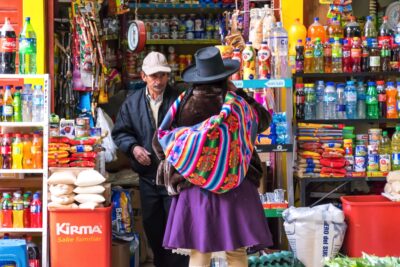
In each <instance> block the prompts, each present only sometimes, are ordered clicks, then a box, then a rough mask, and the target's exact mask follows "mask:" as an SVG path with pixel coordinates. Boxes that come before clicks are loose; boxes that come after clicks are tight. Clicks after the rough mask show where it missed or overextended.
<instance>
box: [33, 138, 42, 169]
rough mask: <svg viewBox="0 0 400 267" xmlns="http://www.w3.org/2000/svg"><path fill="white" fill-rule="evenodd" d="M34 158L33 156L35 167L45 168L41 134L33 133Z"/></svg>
mask: <svg viewBox="0 0 400 267" xmlns="http://www.w3.org/2000/svg"><path fill="white" fill-rule="evenodd" d="M31 151H32V158H33V168H34V169H42V168H43V142H42V138H41V137H40V135H39V134H36V133H35V134H34V135H33V141H32V150H31Z"/></svg>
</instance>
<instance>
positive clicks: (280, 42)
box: [271, 22, 291, 79]
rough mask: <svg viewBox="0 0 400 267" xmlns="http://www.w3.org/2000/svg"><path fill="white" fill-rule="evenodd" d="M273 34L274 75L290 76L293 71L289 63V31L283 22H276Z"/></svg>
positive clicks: (278, 76) (280, 76) (274, 76)
mask: <svg viewBox="0 0 400 267" xmlns="http://www.w3.org/2000/svg"><path fill="white" fill-rule="evenodd" d="M271 35H272V37H271V41H272V48H271V50H272V77H273V78H275V79H277V78H289V77H290V74H291V71H290V68H289V63H288V49H289V48H288V33H287V32H286V30H285V29H284V28H283V27H282V22H277V23H276V27H275V28H274V29H272V32H271Z"/></svg>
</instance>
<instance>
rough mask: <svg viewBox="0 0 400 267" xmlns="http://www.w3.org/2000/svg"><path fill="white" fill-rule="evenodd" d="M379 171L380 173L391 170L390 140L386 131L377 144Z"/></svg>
mask: <svg viewBox="0 0 400 267" xmlns="http://www.w3.org/2000/svg"><path fill="white" fill-rule="evenodd" d="M378 153H379V171H381V172H389V171H390V170H391V162H390V155H391V149H390V139H389V137H388V133H387V131H383V132H382V138H381V140H380V142H379V148H378Z"/></svg>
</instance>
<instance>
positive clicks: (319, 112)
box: [315, 81, 325, 120]
mask: <svg viewBox="0 0 400 267" xmlns="http://www.w3.org/2000/svg"><path fill="white" fill-rule="evenodd" d="M324 91H325V84H324V81H317V87H316V89H315V95H316V98H317V103H316V108H315V109H316V114H315V118H316V119H317V120H322V119H324Z"/></svg>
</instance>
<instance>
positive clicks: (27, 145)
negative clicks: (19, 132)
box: [22, 134, 33, 169]
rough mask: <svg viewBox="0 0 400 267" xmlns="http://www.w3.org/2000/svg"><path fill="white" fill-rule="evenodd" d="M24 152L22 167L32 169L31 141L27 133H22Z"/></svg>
mask: <svg viewBox="0 0 400 267" xmlns="http://www.w3.org/2000/svg"><path fill="white" fill-rule="evenodd" d="M22 144H23V147H24V153H23V157H22V168H23V169H33V157H32V141H31V138H30V136H29V134H24V140H23V143H22Z"/></svg>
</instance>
